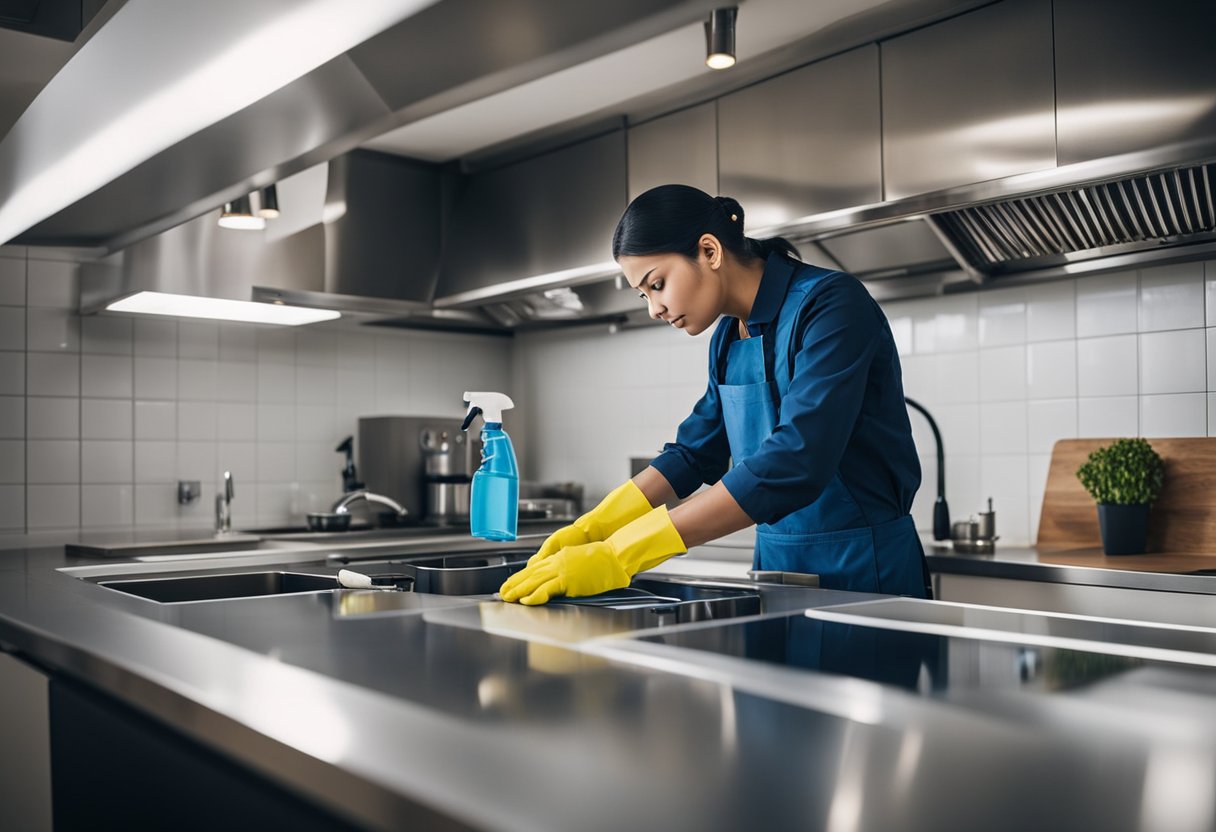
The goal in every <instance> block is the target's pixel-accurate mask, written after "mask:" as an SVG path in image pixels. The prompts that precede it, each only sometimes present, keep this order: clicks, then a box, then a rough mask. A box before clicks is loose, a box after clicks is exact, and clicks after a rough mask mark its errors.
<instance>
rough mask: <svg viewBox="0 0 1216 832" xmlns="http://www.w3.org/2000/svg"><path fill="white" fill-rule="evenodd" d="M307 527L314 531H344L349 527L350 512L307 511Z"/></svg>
mask: <svg viewBox="0 0 1216 832" xmlns="http://www.w3.org/2000/svg"><path fill="white" fill-rule="evenodd" d="M308 528H309V529H310V530H312V531H314V532H344V531H346V530H347V529H349V528H350V513H349V512H342V513H341V514H339V513H337V512H334V511H310V512H308Z"/></svg>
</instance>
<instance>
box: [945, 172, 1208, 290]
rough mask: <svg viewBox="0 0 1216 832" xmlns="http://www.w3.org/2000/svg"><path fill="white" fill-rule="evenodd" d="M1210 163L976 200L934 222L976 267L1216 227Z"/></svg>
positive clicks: (1102, 247)
mask: <svg viewBox="0 0 1216 832" xmlns="http://www.w3.org/2000/svg"><path fill="white" fill-rule="evenodd" d="M1213 173H1214V171H1213V166H1212V165H1208V164H1204V165H1195V166H1192V167H1186V168H1177V169H1174V170H1167V171H1162V172H1158V173H1152V174H1146V175H1140V176H1133V177H1130V178H1127V179H1121V180H1117V181H1114V182H1104V183H1099V184H1094V185H1087V186H1083V187H1079V188H1074V189H1070V190H1066V191H1057V192H1055V193H1048V194H1040V195H1038V196H1031V197H1024V198H1020V199H1010V200H1005V201H1002V202H993V203H988V204H984V205H975V206H972V207H969V208H961V209H958V210H955V211H947V212H943V213H940V214H936V215H935V216H934V219H935V220H936V221H937V222H938V223H939V224H940V227H941V228H942V230H943V231H944V232H945V233H946V234H948V235H949V236H950V238H951V240H952V241H953V242H954V243H955V244H956V245H957V247H958V249H959V250H960V251H961V252H962V253H963V255H964V256H965V257H966V258H967V259H968V260H969V261H970V262H971V263H972V264H973V265H975V266H976V267H978V268H980V269H982V270H990V269H992V268H993V267H1000V266H1002V265H1007V264H1012V263H1015V262H1017V261H1028V260H1039V259H1042V258H1059V257H1061V256H1064V255H1069V254H1073V253H1076V252H1084V251H1090V250H1095V249H1107V248H1110V247H1116V246H1129V245H1135V244H1143V243H1155V242H1160V241H1165V240H1170V239H1171V238H1177V237H1184V236H1187V235H1193V234H1211V233H1212V232H1213V231H1216V208H1214V207H1213V203H1214V201H1213V191H1216V183H1213Z"/></svg>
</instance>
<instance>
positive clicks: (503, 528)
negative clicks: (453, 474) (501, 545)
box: [469, 422, 519, 540]
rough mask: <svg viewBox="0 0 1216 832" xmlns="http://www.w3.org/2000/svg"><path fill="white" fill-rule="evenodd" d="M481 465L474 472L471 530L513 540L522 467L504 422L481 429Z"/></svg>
mask: <svg viewBox="0 0 1216 832" xmlns="http://www.w3.org/2000/svg"><path fill="white" fill-rule="evenodd" d="M481 441H482V450H481V467H480V468H479V469H477V473H476V474H474V475H473V487H472V495H471V497H470V500H469V502H470V505H469V530H470V532H471V533H472V535H473V536H474V537H480V538H484V539H486V540H514V539H515V533H516V529H517V528H518V524H519V468H518V465H517V464H516V461H515V448H514V447H513V446H512V444H511V437H509V436H507V434H506V432H504V431H503V429H502V422H487V423H486V425H485V427H484V428H482V431H481Z"/></svg>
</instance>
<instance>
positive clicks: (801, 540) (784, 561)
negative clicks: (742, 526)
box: [755, 526, 880, 592]
mask: <svg viewBox="0 0 1216 832" xmlns="http://www.w3.org/2000/svg"><path fill="white" fill-rule="evenodd" d="M755 563H756V564H757V565H758V567H759V568H760V569H771V570H775V571H779V572H809V573H812V574H815V575H818V576H819V586H821V587H822V588H824V589H845V590H850V591H852V592H879V591H880V590H879V585H878V564H877V562H876V558H875V553H874V534H873V531H872V529H871V528H870V527H869V526H865V527H863V528H860V529H845V530H844V531H835V532H820V533H817V534H780V533H776V532H768V531H764V530H763V529H757V530H756V558H755Z"/></svg>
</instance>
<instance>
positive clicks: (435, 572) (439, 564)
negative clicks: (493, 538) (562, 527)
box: [353, 548, 533, 595]
mask: <svg viewBox="0 0 1216 832" xmlns="http://www.w3.org/2000/svg"><path fill="white" fill-rule="evenodd" d="M532 552H533V550H532V549H531V548H528V549H521V550H517V551H505V552H485V553H476V554H456V555H443V556H440V557H430V558H427V557H424V558H418V559H406V558H392V559H385V560H380V561H360V562H359V563H358V564H357V565H355V566H354V567H353V568H355V569H358V570H359V571H361V572H365V573H367V574H368V575H371V576H372V577H373V578H374V577H376V576H377V575H378V574H380V572H381V571H382V570H380V569H378V566H379V565H380V564H387V565H391V566H392V567H393V569H392V571H393V574H394V575H399V574H404V575H407V576H410V577H412V578H413V579H414V592H425V593H429V594H431V595H491V594H493V593H495V592H497V591H498V588H499V587H500V586H502V582H503V581H505V580H506V579H507V578H508V577H510V576H511V575H512V574H514V573H515V572H518V571H519V570H520V569H523V568H524V564H526V563H527V562H528V558H529V557H531V555H532Z"/></svg>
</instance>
